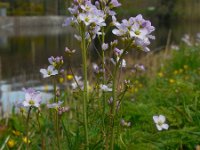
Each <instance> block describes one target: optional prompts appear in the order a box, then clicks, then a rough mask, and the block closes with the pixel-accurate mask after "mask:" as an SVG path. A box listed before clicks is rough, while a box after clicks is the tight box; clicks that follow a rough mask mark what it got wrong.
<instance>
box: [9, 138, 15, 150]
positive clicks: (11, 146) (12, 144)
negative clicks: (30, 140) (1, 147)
mask: <svg viewBox="0 0 200 150" xmlns="http://www.w3.org/2000/svg"><path fill="white" fill-rule="evenodd" d="M15 144H16V142H15V141H14V140H13V139H9V140H8V142H7V145H8V147H9V148H13V147H14V146H15Z"/></svg>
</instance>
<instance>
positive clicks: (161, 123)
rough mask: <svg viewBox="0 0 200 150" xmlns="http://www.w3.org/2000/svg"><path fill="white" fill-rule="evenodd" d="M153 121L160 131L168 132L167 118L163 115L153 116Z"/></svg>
mask: <svg viewBox="0 0 200 150" xmlns="http://www.w3.org/2000/svg"><path fill="white" fill-rule="evenodd" d="M153 121H154V122H155V124H156V127H157V129H158V130H159V131H161V130H163V129H165V130H167V129H168V128H169V125H168V124H166V123H165V121H166V118H165V116H163V115H159V116H153Z"/></svg>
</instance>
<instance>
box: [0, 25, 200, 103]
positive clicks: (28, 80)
mask: <svg viewBox="0 0 200 150" xmlns="http://www.w3.org/2000/svg"><path fill="white" fill-rule="evenodd" d="M155 26H156V32H155V36H156V40H155V41H154V42H153V43H152V46H151V49H152V50H155V49H162V48H164V47H165V45H166V43H167V41H166V40H167V37H168V33H169V31H170V30H171V31H172V34H171V43H173V44H179V42H180V39H181V37H182V36H183V35H184V34H185V33H188V34H190V35H192V36H195V34H196V33H197V32H199V31H200V23H194V22H185V23H176V24H175V25H174V26H172V27H170V28H169V27H166V26H164V25H163V26H159V25H155ZM73 34H74V32H73V29H71V28H63V27H56V28H55V27H45V28H41V27H38V28H37V27H34V28H20V27H16V29H15V31H13V30H12V29H11V28H6V29H0V81H1V82H0V86H1V88H0V90H1V91H0V97H1V98H0V100H1V101H7V102H8V101H12V102H13V101H16V100H17V99H21V98H22V97H23V96H22V95H23V94H22V93H20V92H19V91H20V90H21V88H22V87H37V88H38V89H40V90H43V89H44V86H45V85H41V82H40V79H41V76H40V73H39V69H40V68H41V67H46V66H47V65H48V61H47V58H48V57H49V56H52V55H53V56H58V55H63V54H64V49H65V47H66V46H68V47H71V48H76V49H78V46H77V45H78V44H77V41H76V40H75V39H74V35H73ZM66 61H67V60H66ZM72 62H73V63H72V64H73V67H75V68H77V67H80V63H81V55H80V53H77V54H76V56H75V57H74V58H73V59H72ZM46 84H48V83H46ZM46 86H47V85H46ZM48 86H49V87H50V88H49V89H51V85H48ZM47 91H48V90H47ZM50 96H51V95H46V97H47V98H49V97H50ZM4 105H6V106H4V107H7V105H8V103H6V104H4Z"/></svg>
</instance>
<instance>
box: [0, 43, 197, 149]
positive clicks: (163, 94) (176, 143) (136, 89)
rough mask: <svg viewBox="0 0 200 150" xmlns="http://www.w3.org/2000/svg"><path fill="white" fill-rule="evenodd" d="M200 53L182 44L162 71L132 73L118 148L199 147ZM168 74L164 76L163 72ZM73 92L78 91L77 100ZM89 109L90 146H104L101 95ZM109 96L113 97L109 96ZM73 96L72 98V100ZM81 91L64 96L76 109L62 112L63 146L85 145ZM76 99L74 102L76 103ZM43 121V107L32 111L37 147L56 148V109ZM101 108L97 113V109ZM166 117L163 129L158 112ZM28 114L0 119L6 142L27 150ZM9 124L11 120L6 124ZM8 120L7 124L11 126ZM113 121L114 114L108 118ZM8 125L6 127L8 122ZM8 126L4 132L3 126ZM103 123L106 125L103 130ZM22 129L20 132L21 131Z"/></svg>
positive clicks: (33, 138)
mask: <svg viewBox="0 0 200 150" xmlns="http://www.w3.org/2000/svg"><path fill="white" fill-rule="evenodd" d="M199 56H200V51H199V47H187V46H181V48H180V50H179V51H172V52H171V58H170V59H168V60H167V61H166V62H163V63H164V66H163V67H161V68H160V71H159V72H158V75H157V76H155V77H151V78H149V77H148V76H145V75H142V76H140V77H133V76H130V79H131V83H132V86H131V87H130V89H129V90H128V93H127V95H125V98H124V99H125V101H124V103H123V105H122V106H121V111H120V112H119V113H118V114H117V118H119V119H116V124H118V127H117V133H116V134H117V135H118V136H117V139H116V144H115V149H116V150H118V149H122V150H123V149H130V150H132V149H140V150H146V149H148V150H162V149H169V150H171V149H188V150H190V149H191V150H192V149H195V147H196V146H197V145H199V144H200V138H199V136H200V112H199V110H200V102H199V99H200V92H199V91H200V77H199V74H200V70H199V64H200V58H199ZM161 73H162V74H161ZM72 94H73V95H75V96H74V97H75V98H74V99H71V97H72ZM90 97H91V98H90V101H94V103H90V105H89V106H88V109H89V112H88V113H89V114H90V115H89V116H90V118H89V129H90V130H89V137H90V149H101V148H102V145H103V144H102V142H103V141H101V136H102V133H101V131H102V130H101V127H100V126H99V124H100V123H101V117H102V112H100V111H98V108H97V107H96V105H95V103H98V102H99V101H97V100H98V99H96V95H95V93H92V94H91V95H90ZM106 97H110V96H109V95H106ZM66 98H68V99H70V101H71V102H70V101H68V100H66ZM81 98H82V95H81V93H78V92H77V93H70V92H69V91H67V90H66V93H63V95H62V97H61V99H64V100H65V103H68V104H69V103H71V104H73V107H72V110H71V111H70V112H68V113H65V114H63V115H62V120H61V122H60V128H61V129H62V130H61V137H60V140H61V141H60V143H61V149H69V150H77V149H83V147H84V137H83V135H84V132H83V131H84V130H83V122H82V117H83V115H82V114H81V112H82V110H81V108H80V103H79V102H78V101H77V99H81ZM72 102H73V103H72ZM41 110H43V111H42V112H40V113H39V115H40V117H39V123H40V125H39V124H38V121H37V116H36V115H35V114H37V110H34V111H33V112H32V114H34V115H32V116H31V118H30V119H31V120H30V132H31V135H30V140H31V148H32V149H41V148H42V147H46V149H56V148H57V145H56V141H55V137H54V134H55V133H54V125H53V123H52V122H51V119H52V116H53V114H54V111H53V110H45V107H42V109H41ZM94 112H95V113H94ZM160 114H162V115H164V116H166V119H167V123H168V124H169V129H168V130H164V131H158V130H157V129H156V126H155V124H154V122H153V119H152V117H153V116H154V115H160ZM25 118H26V115H25V114H24V115H23V114H18V115H16V114H12V116H10V118H8V120H7V119H4V120H1V122H0V127H1V128H0V133H1V134H0V143H1V144H0V146H1V145H2V144H3V143H5V140H6V138H7V137H8V136H10V139H12V140H14V141H15V146H14V147H13V148H14V149H17V148H18V147H19V146H21V148H25V143H24V141H23V137H24V136H25V132H24V131H25V123H24V121H25ZM121 118H123V119H125V120H126V121H130V122H131V124H132V125H131V127H123V126H121V125H120V119H121ZM6 122H7V123H6ZM6 124H7V125H6ZM105 124H109V123H108V118H107V120H105ZM5 125H6V126H5ZM3 126H5V129H4V130H3V129H2V127H3ZM99 127H100V128H99ZM15 131H18V132H19V133H20V134H19V135H18V134H16V133H15Z"/></svg>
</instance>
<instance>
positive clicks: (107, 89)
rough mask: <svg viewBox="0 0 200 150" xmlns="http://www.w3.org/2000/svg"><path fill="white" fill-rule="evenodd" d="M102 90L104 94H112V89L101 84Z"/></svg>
mask: <svg viewBox="0 0 200 150" xmlns="http://www.w3.org/2000/svg"><path fill="white" fill-rule="evenodd" d="M100 89H101V90H102V91H104V92H111V91H112V88H109V87H108V86H107V85H104V84H101V85H100Z"/></svg>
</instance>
